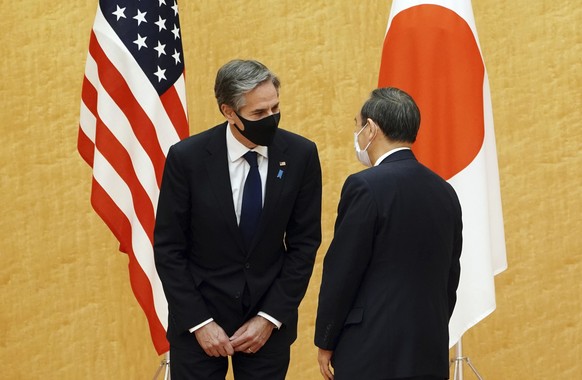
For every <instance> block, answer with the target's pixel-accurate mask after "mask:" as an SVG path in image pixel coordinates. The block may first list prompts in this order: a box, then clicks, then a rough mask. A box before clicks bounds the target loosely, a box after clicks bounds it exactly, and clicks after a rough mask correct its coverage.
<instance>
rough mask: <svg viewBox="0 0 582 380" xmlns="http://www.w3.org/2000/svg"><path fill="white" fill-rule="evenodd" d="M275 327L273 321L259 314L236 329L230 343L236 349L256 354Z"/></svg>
mask: <svg viewBox="0 0 582 380" xmlns="http://www.w3.org/2000/svg"><path fill="white" fill-rule="evenodd" d="M274 328H275V325H274V324H273V323H271V322H269V321H268V320H266V319H265V318H263V317H260V316H258V315H257V316H255V317H253V318H251V319H249V320H248V321H246V322H245V323H244V324H243V325H242V326H241V327H240V328H239V329H238V330H236V332H235V333H234V335H233V336H231V337H230V343H231V344H232V347H233V348H234V350H235V351H238V352H245V353H247V354H254V353H255V352H257V351H258V350H260V349H261V347H263V345H264V344H265V343H266V342H267V340H269V337H270V336H271V333H272V332H273V329H274Z"/></svg>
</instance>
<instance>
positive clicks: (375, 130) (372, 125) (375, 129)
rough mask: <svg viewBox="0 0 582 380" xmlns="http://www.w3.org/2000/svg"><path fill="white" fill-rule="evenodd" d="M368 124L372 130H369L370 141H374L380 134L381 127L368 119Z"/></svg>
mask: <svg viewBox="0 0 582 380" xmlns="http://www.w3.org/2000/svg"><path fill="white" fill-rule="evenodd" d="M366 122H367V123H368V124H369V125H370V128H369V130H370V131H369V132H368V136H369V137H370V139H373V138H375V137H376V135H377V134H378V132H380V126H379V125H378V124H376V122H375V121H374V120H372V119H370V118H368V119H367V120H366Z"/></svg>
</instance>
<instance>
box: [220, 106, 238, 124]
mask: <svg viewBox="0 0 582 380" xmlns="http://www.w3.org/2000/svg"><path fill="white" fill-rule="evenodd" d="M220 110H221V111H222V114H223V115H224V117H226V120H228V122H229V123H230V124H234V123H236V119H235V117H236V113H235V112H234V109H232V107H231V106H229V105H227V104H221V105H220Z"/></svg>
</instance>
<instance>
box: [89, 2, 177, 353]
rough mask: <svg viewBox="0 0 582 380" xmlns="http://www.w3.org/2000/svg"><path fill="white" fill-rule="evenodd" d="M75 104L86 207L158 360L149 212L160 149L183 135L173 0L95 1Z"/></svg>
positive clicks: (159, 297) (163, 312) (159, 322)
mask: <svg viewBox="0 0 582 380" xmlns="http://www.w3.org/2000/svg"><path fill="white" fill-rule="evenodd" d="M81 98H82V99H81V100H82V101H81V115H80V123H79V136H78V150H79V153H80V154H81V156H82V157H83V159H84V160H85V161H86V162H87V163H88V164H89V165H90V166H91V167H92V168H93V178H92V187H91V204H92V205H93V208H94V209H95V211H96V212H97V214H98V215H99V216H100V217H101V218H102V219H103V221H104V222H105V223H106V224H107V226H108V227H109V228H110V229H111V231H112V232H113V234H114V235H115V237H116V238H117V239H118V240H119V244H120V247H119V249H120V251H122V252H124V253H126V254H127V255H128V257H129V276H130V283H131V287H132V290H133V293H134V294H135V297H136V298H137V301H138V303H139V304H140V306H141V308H142V309H143V311H144V312H145V314H146V317H147V320H148V324H149V328H150V333H151V336H152V340H153V343H154V347H155V349H156V351H157V352H158V354H162V353H164V352H166V351H168V349H169V346H168V343H167V341H166V338H165V331H166V324H167V313H168V311H167V303H166V299H165V297H164V293H163V290H162V286H161V283H160V280H159V278H158V275H157V273H156V269H155V265H154V259H153V230H154V223H155V210H156V206H157V201H158V194H159V186H160V182H161V178H162V172H163V168H164V162H165V158H166V154H167V152H168V149H169V148H170V146H171V145H172V144H174V143H176V142H177V141H179V140H181V139H183V138H185V137H186V136H187V135H188V121H187V107H186V95H185V82H184V57H183V51H182V41H181V34H180V22H179V16H178V5H177V3H176V2H175V1H174V0H141V1H134V0H131V1H130V0H101V1H99V6H98V8H97V15H96V16H95V22H94V25H93V29H92V32H91V37H90V42H89V54H88V56H87V63H86V68H85V77H84V80H83V87H82V95H81Z"/></svg>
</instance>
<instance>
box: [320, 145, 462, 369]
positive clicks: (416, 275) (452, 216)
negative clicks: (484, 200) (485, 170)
mask: <svg viewBox="0 0 582 380" xmlns="http://www.w3.org/2000/svg"><path fill="white" fill-rule="evenodd" d="M461 230H462V221H461V207H460V205H459V201H458V199H457V196H456V193H455V191H454V190H453V188H452V187H451V186H450V185H449V184H448V183H447V182H445V181H444V180H443V179H442V178H440V177H439V176H437V175H436V174H435V173H433V172H432V171H430V170H429V169H428V168H426V167H424V166H423V165H421V164H420V163H419V162H418V161H417V160H416V159H415V157H414V155H413V153H412V152H411V151H410V150H403V151H398V152H395V153H393V154H391V155H390V156H388V157H387V158H386V159H384V161H383V162H382V163H381V164H380V165H379V166H377V167H373V168H370V169H367V170H364V171H362V172H360V173H357V174H354V175H351V176H350V177H348V179H347V180H346V182H345V184H344V187H343V190H342V194H341V200H340V203H339V207H338V216H337V221H336V225H335V234H334V238H333V241H332V243H331V246H330V248H329V250H328V252H327V254H326V257H325V261H324V268H323V278H322V284H321V290H320V294H319V306H318V311H317V322H316V332H315V344H316V345H317V346H318V347H320V348H323V349H327V350H334V354H333V357H332V362H333V365H334V368H335V370H336V379H338V380H340V379H356V378H358V379H387V378H399V377H412V376H419V375H432V376H436V377H440V378H448V321H449V318H450V316H451V314H452V311H453V308H454V306H455V301H456V289H457V285H458V281H459V274H460V265H459V257H460V254H461V244H462V234H461V232H462V231H461Z"/></svg>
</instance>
